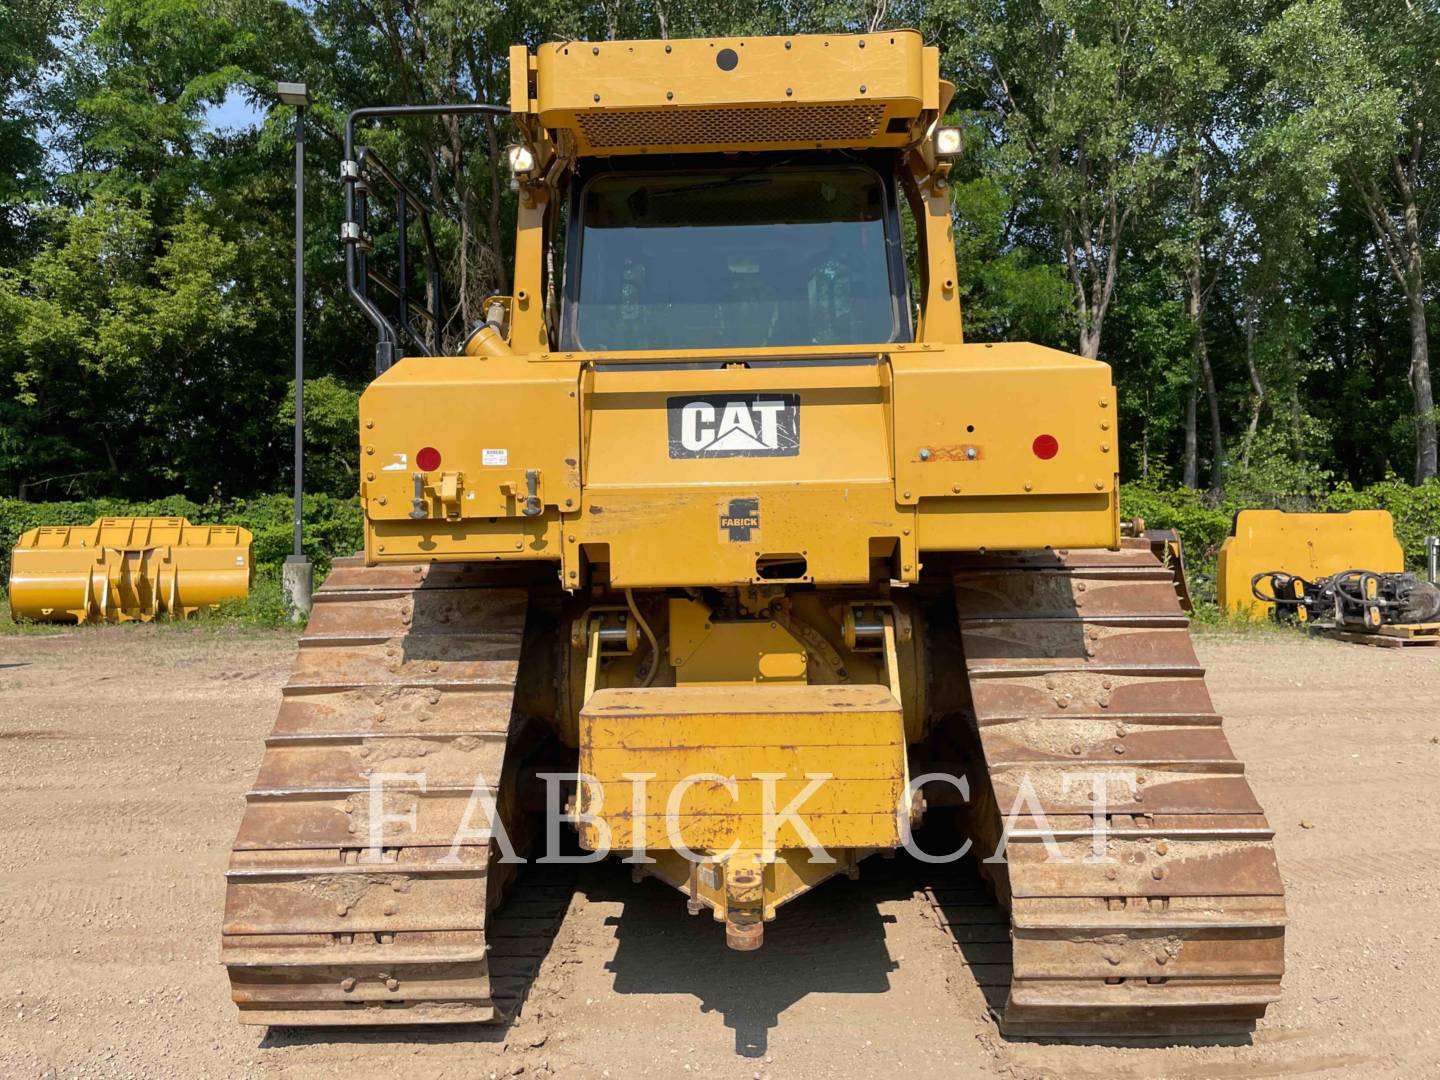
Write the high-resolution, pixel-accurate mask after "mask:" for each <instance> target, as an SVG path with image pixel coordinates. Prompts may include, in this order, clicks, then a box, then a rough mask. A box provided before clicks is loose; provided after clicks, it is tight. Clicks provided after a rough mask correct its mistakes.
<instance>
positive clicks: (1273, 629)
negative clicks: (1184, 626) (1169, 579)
mask: <svg viewBox="0 0 1440 1080" xmlns="http://www.w3.org/2000/svg"><path fill="white" fill-rule="evenodd" d="M1190 626H1191V628H1192V629H1193V630H1194V631H1195V632H1196V633H1200V634H1216V635H1231V636H1246V637H1267V636H1268V637H1274V636H1277V635H1280V636H1289V637H1302V638H1303V637H1306V636H1308V635H1307V634H1306V632H1305V630H1304V629H1303V628H1302V627H1301V626H1299V625H1298V624H1296V623H1280V622H1276V621H1275V620H1274V619H1271V618H1268V617H1267V618H1264V619H1252V618H1250V616H1249V615H1246V614H1241V613H1240V612H1236V611H1229V610H1226V609H1224V608H1222V607H1220V605H1219V604H1217V603H1215V602H1214V601H1212V600H1197V601H1195V611H1194V612H1193V613H1192V614H1191V616H1190Z"/></svg>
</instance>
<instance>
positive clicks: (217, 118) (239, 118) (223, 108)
mask: <svg viewBox="0 0 1440 1080" xmlns="http://www.w3.org/2000/svg"><path fill="white" fill-rule="evenodd" d="M264 116H265V114H264V112H262V111H261V110H259V109H256V108H254V107H253V106H252V105H250V103H249V102H247V101H246V100H245V97H244V95H243V94H241V93H240V92H239V91H238V90H231V91H230V93H229V94H227V95H226V96H225V100H224V101H222V102H221V103H220V104H219V105H212V106H211V107H210V108H209V109H208V110H207V111H206V113H205V127H206V128H207V129H208V130H210V131H220V130H222V129H225V128H229V129H231V130H243V129H245V128H252V127H255V126H257V125H258V124H259V123H260V121H261V119H262V118H263V117H264Z"/></svg>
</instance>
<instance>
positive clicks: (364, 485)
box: [360, 356, 580, 561]
mask: <svg viewBox="0 0 1440 1080" xmlns="http://www.w3.org/2000/svg"><path fill="white" fill-rule="evenodd" d="M577 385H578V384H577V375H576V372H575V371H573V370H569V371H567V370H565V369H563V368H559V367H553V368H552V367H547V366H540V365H535V364H527V363H525V362H524V361H523V360H519V359H517V358H515V357H486V356H464V357H428V356H427V357H410V358H407V359H404V360H401V361H400V362H399V363H397V364H396V365H395V366H394V367H392V368H390V370H388V371H387V372H385V373H384V374H383V375H381V376H380V377H379V378H377V379H376V380H375V381H374V382H373V383H371V384H370V386H369V388H368V389H367V390H366V391H365V393H364V395H363V396H362V397H361V399H360V462H361V468H362V469H363V470H364V472H363V473H362V477H361V484H360V493H361V498H362V501H363V503H364V506H365V518H366V554H367V556H368V557H369V558H370V559H371V560H372V561H387V560H406V559H411V560H413V559H415V558H426V559H428V558H435V559H465V558H474V557H481V558H498V557H505V558H515V559H553V560H559V559H560V558H561V554H560V531H559V514H560V512H562V511H566V510H574V509H575V508H576V507H578V506H579V503H580V439H579V433H580V422H579V402H578V391H577ZM425 450H428V451H429V452H430V453H428V454H424V455H422V453H421V452H422V451H425ZM417 476H419V478H420V479H419V486H418V488H417V480H416V477H417ZM532 496H533V502H532V501H531V500H532ZM417 497H418V499H419V503H418V505H417V501H416V500H417ZM417 510H418V511H419V512H420V514H421V517H420V518H418V519H417V518H416V517H414V516H413V515H414V514H415V513H416V512H417ZM530 511H533V512H530Z"/></svg>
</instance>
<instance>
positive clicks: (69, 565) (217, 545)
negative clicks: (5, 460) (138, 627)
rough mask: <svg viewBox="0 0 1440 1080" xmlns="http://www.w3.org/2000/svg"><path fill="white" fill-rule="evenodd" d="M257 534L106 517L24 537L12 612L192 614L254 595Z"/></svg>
mask: <svg viewBox="0 0 1440 1080" xmlns="http://www.w3.org/2000/svg"><path fill="white" fill-rule="evenodd" d="M251 545H252V537H251V534H250V532H249V531H248V530H246V529H242V528H239V527H238V526H234V525H191V524H190V523H189V522H188V521H186V520H185V519H184V518H99V519H97V520H96V521H95V522H94V523H93V524H90V525H85V526H68V525H66V526H42V527H40V528H36V529H31V530H30V531H29V532H27V533H25V534H24V535H23V536H21V537H20V542H19V543H18V544H17V545H16V547H15V550H14V552H13V554H12V557H11V563H10V613H11V615H12V616H13V617H14V618H17V619H36V620H44V621H56V622H81V623H83V622H101V621H109V622H129V621H131V620H140V621H143V622H148V621H150V620H151V619H154V618H156V617H157V616H161V615H169V616H173V617H179V618H185V617H187V616H190V615H193V614H194V613H195V612H197V611H199V610H201V609H203V608H208V607H214V606H215V605H217V604H219V603H221V602H223V601H225V600H232V599H240V600H243V599H244V598H245V597H246V596H248V595H249V592H250V579H251V576H252V574H253V569H254V564H253V558H252V554H251Z"/></svg>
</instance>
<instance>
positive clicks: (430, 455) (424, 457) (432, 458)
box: [415, 446, 1039, 472]
mask: <svg viewBox="0 0 1440 1080" xmlns="http://www.w3.org/2000/svg"><path fill="white" fill-rule="evenodd" d="M1036 453H1039V451H1036ZM415 467H416V468H417V469H419V470H420V471H421V472H434V471H435V470H436V469H438V468H439V467H440V451H439V450H436V449H435V448H434V447H433V446H426V447H424V448H423V449H421V451H420V452H419V453H418V454H416V455H415Z"/></svg>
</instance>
